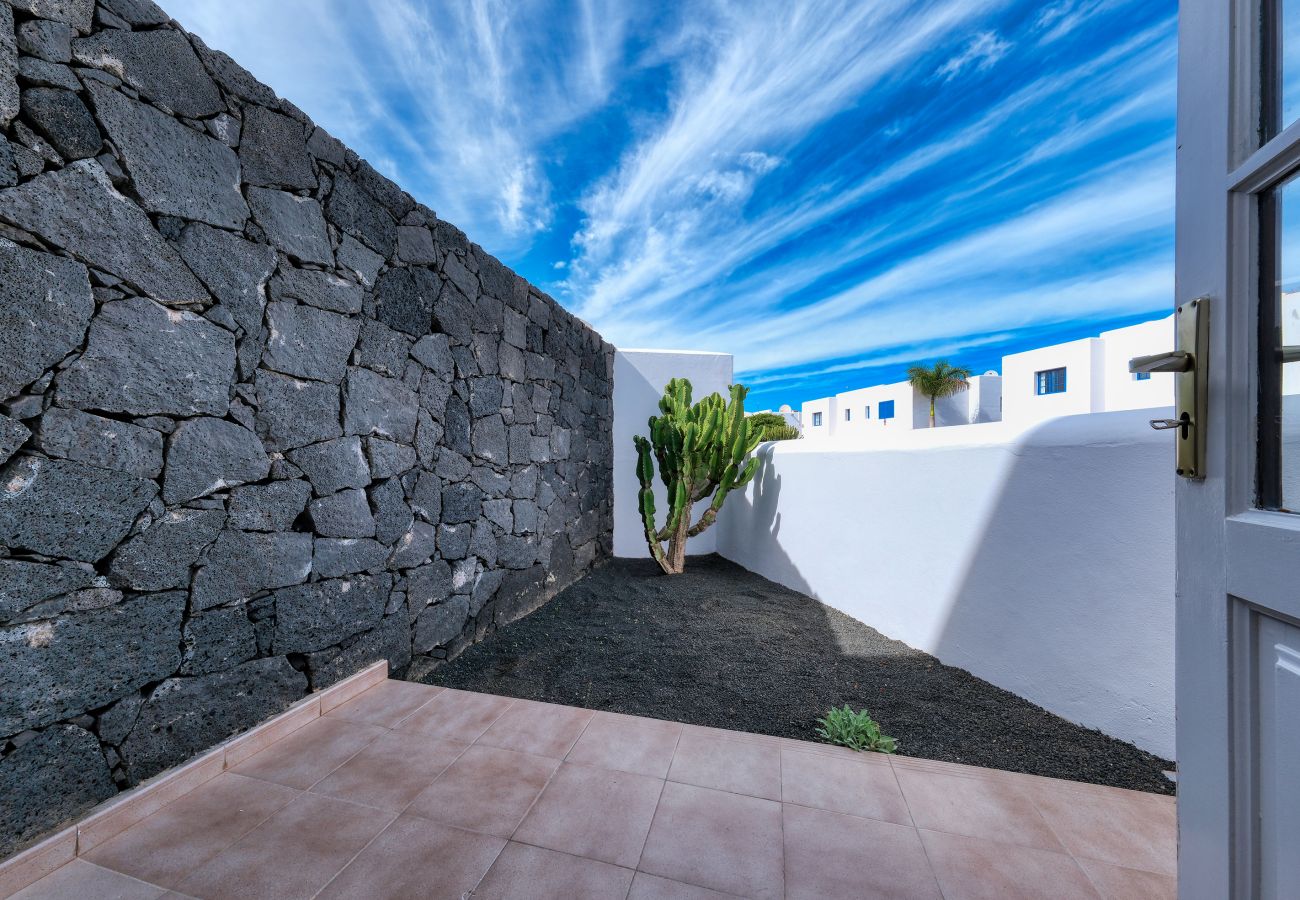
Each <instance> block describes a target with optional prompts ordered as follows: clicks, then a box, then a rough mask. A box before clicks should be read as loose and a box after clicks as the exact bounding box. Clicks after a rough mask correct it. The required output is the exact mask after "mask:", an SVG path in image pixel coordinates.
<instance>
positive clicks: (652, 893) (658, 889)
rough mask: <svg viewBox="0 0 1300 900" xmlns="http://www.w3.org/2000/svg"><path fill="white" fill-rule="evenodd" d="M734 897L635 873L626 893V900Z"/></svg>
mask: <svg viewBox="0 0 1300 900" xmlns="http://www.w3.org/2000/svg"><path fill="white" fill-rule="evenodd" d="M735 896H736V895H735V894H724V893H722V892H720V891H711V890H709V889H708V888H702V887H698V886H697V885H694V884H687V883H685V882H684V881H673V880H672V879H669V878H660V877H659V876H658V875H650V874H648V873H646V872H637V873H636V877H635V878H633V879H632V890H630V891H628V895H627V900H732V898H734V897H735Z"/></svg>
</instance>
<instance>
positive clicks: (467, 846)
mask: <svg viewBox="0 0 1300 900" xmlns="http://www.w3.org/2000/svg"><path fill="white" fill-rule="evenodd" d="M505 843H506V842H505V841H504V840H502V839H501V838H497V837H492V836H491V835H487V834H473V833H471V832H468V831H462V830H461V829H459V828H450V827H448V826H445V825H439V824H438V823H436V822H430V821H428V820H427V819H419V818H415V817H413V816H402V817H401V818H399V819H397V820H396V821H395V822H393V824H391V825H389V826H388V827H387V828H386V829H384V831H383V833H382V834H380V835H379V837H377V838H375V840H374V841H373V842H372V843H371V844H370V846H368V847H366V849H365V850H363V851H361V853H360V854H358V856H357V857H356V859H354V860H352V862H351V863H349V864H348V866H347V868H345V869H344V870H343V871H342V872H340V873H339V875H338V877H336V878H335V879H334V880H333V881H331V882H330V883H329V884H328V885H327V886H326V887H325V889H324V890H323V891H321V892H320V894H319V895H318V897H319V900H369V898H376V900H378V898H383V900H416V898H418V900H462V898H465V897H467V896H469V895H470V894H469V892H470V891H472V890H473V889H474V886H475V885H476V884H478V883H479V881H480V879H482V878H483V874H484V873H485V872H487V870H488V868H489V867H490V866H491V865H492V861H493V860H494V859H496V858H497V854H499V853H500V852H501V848H502V847H504V846H505ZM473 896H474V897H475V898H477V896H478V895H477V894H475V895H473Z"/></svg>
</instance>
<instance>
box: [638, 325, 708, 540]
mask: <svg viewBox="0 0 1300 900" xmlns="http://www.w3.org/2000/svg"><path fill="white" fill-rule="evenodd" d="M672 378H688V379H690V382H691V389H692V395H691V396H692V399H693V400H699V399H700V398H701V397H707V396H708V395H709V394H711V393H713V392H714V391H717V392H718V393H720V394H722V396H724V397H725V396H727V388H728V387H729V386H730V385H731V379H732V357H731V354H730V353H701V352H695V351H690V350H615V352H614V555H615V556H631V557H648V556H649V555H650V549H649V547H647V546H646V541H645V528H644V527H643V526H642V524H641V513H640V509H639V507H638V505H637V499H636V498H637V491H638V490H639V489H640V486H639V485H638V484H637V480H636V447H635V446H634V445H633V443H632V437H633V436H634V435H638V434H642V435H648V434H649V428H648V427H647V425H646V421H647V420H648V419H649V418H650V417H651V416H654V415H658V414H659V398H660V397H662V396H663V393H664V385H666V384H667V383H668V382H669V380H670V379H672ZM666 498H667V493H666V492H665V490H664V486H663V483H662V482H660V481H659V474H658V469H657V467H656V470H655V512H656V517H657V519H658V521H659V523H660V524H662V523H663V521H664V517H665V516H666V515H667V513H666V510H667V508H668V506H667V500H666ZM706 506H708V503H707V502H705V503H703V504H702V505H701V507H700V510H699V512H703V510H704V507H706ZM696 515H697V516H698V515H699V513H696ZM717 542H718V529H717V526H716V525H715V526H714V527H713V528H710V529H708V530H707V531H705V532H704V533H703V534H700V535H697V536H695V537H693V538H691V539H690V541H689V543H687V545H686V550H687V552H688V553H713V552H714V551H716V550H717Z"/></svg>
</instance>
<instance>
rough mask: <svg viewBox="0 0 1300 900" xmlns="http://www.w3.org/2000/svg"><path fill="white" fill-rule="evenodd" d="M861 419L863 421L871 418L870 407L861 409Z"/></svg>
mask: <svg viewBox="0 0 1300 900" xmlns="http://www.w3.org/2000/svg"><path fill="white" fill-rule="evenodd" d="M862 418H864V419H870V418H871V407H870V406H864V407H862Z"/></svg>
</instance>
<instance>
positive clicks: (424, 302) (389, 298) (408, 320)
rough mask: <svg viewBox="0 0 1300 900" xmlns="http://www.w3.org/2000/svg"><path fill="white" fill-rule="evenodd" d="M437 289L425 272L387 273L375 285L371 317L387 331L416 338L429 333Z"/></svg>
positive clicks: (408, 270) (419, 270) (396, 271)
mask: <svg viewBox="0 0 1300 900" xmlns="http://www.w3.org/2000/svg"><path fill="white" fill-rule="evenodd" d="M439 287H440V285H439V283H438V279H437V278H436V277H434V275H433V274H432V273H431V272H429V271H428V270H427V269H405V268H403V269H389V270H388V271H387V272H385V273H384V274H383V275H381V276H380V277H379V281H378V283H377V284H376V285H375V315H376V316H377V317H378V318H379V321H381V322H383V323H384V324H386V325H388V326H390V327H391V328H395V329H396V330H398V331H404V332H406V333H407V334H410V335H415V336H416V337H420V336H421V335H423V334H426V333H427V332H428V331H429V325H430V322H432V320H433V303H434V299H435V298H436V297H437V295H438V290H439Z"/></svg>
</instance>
